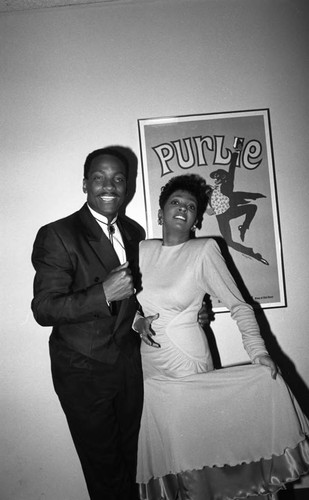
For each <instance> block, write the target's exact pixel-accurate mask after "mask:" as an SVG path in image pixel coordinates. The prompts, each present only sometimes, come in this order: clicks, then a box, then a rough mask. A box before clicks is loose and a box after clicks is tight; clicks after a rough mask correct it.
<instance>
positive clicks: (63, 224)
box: [32, 148, 145, 500]
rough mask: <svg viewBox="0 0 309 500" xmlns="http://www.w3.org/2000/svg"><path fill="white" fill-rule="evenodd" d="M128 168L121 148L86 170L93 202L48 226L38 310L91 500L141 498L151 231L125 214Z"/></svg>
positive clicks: (40, 253) (38, 259)
mask: <svg viewBox="0 0 309 500" xmlns="http://www.w3.org/2000/svg"><path fill="white" fill-rule="evenodd" d="M127 180H128V163H127V160H126V158H125V157H124V156H123V155H122V154H121V153H119V151H118V150H117V149H116V148H104V149H99V150H96V151H93V152H92V153H90V154H89V155H88V157H87V158H86V162H85V166H84V180H83V191H84V192H85V193H86V194H87V203H85V205H84V206H83V207H82V208H81V210H79V211H78V212H75V213H74V214H72V215H70V216H68V217H66V218H64V219H61V220H58V221H56V222H53V223H51V224H48V225H46V226H44V227H42V228H41V229H40V230H39V232H38V234H37V237H36V240H35V243H34V248H33V255H32V262H33V265H34V268H35V270H36V275H35V280H34V299H33V301H32V310H33V314H34V317H35V319H36V321H37V322H38V323H39V324H40V325H42V326H52V327H53V330H52V334H51V336H50V356H51V369H52V376H53V382H54V387H55V391H56V393H57V394H58V397H59V400H60V402H61V405H62V408H63V410H64V412H65V415H66V418H67V421H68V425H69V428H70V432H71V435H72V438H73V440H74V444H75V447H76V450H77V453H78V455H79V458H80V461H81V465H82V468H83V472H84V475H85V479H86V483H87V487H88V491H89V495H90V498H91V500H133V499H134V500H135V499H136V498H137V493H136V490H135V469H136V450H137V437H138V430H139V423H140V416H141V411H142V396H143V393H142V373H141V362H140V355H139V342H140V339H139V337H138V335H137V333H135V332H134V331H132V330H131V325H132V322H133V318H134V314H135V311H136V304H135V297H134V288H137V287H138V244H139V241H140V240H141V239H143V238H144V236H145V234H144V230H143V229H142V228H141V227H140V226H137V225H136V224H133V221H130V220H129V219H127V218H126V217H124V216H121V215H119V210H120V208H121V207H122V206H123V204H124V201H125V198H126V193H127Z"/></svg>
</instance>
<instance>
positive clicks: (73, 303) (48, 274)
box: [31, 226, 111, 326]
mask: <svg viewBox="0 0 309 500" xmlns="http://www.w3.org/2000/svg"><path fill="white" fill-rule="evenodd" d="M32 263H33V266H34V268H35V271H36V274H35V278H34V298H33V300H32V303H31V307H32V311H33V314H34V317H35V319H36V321H37V322H38V323H39V324H40V325H42V326H58V325H62V324H67V323H81V322H87V321H92V320H95V319H97V318H106V317H110V316H111V313H110V311H109V308H108V305H107V303H106V299H105V295H104V291H103V286H102V283H96V284H92V285H90V286H89V287H85V288H82V289H81V288H80V287H78V286H76V283H75V274H76V268H77V265H78V262H77V259H74V256H73V255H72V254H70V253H69V251H68V249H67V248H66V247H65V245H64V243H63V241H62V239H61V238H60V236H59V235H58V234H57V232H56V231H55V229H54V228H53V227H51V226H44V227H43V228H41V229H40V230H39V232H38V234H37V237H36V240H35V242H34V247H33V253H32Z"/></svg>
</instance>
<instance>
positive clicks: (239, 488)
mask: <svg viewBox="0 0 309 500" xmlns="http://www.w3.org/2000/svg"><path fill="white" fill-rule="evenodd" d="M206 190H207V186H206V183H205V181H204V180H203V179H202V178H201V177H199V176H196V175H183V176H179V177H174V178H173V179H171V180H170V181H169V182H168V183H167V185H165V186H164V188H163V189H162V192H161V195H160V199H159V205H160V210H159V214H158V216H159V219H158V220H159V224H162V228H163V240H148V241H145V242H142V243H141V245H140V271H141V278H142V290H141V291H140V292H139V294H138V300H139V302H140V304H141V307H142V310H143V315H144V317H138V318H137V319H136V321H135V324H134V328H135V330H136V331H138V332H139V333H140V336H141V338H142V340H143V342H142V345H141V354H142V361H143V373H144V390H145V397H144V410H143V416H142V422H141V430H140V437H139V452H138V473H137V482H138V483H139V484H140V496H141V499H143V500H144V499H147V500H162V499H163V500H175V499H179V500H184V499H185V500H206V499H207V500H231V499H236V498H248V497H249V496H250V495H253V496H254V497H255V498H257V496H260V498H264V500H265V499H266V498H271V497H272V494H273V493H274V492H276V491H277V490H278V489H280V488H282V487H284V483H285V482H288V481H293V480H295V479H298V477H299V476H300V475H302V474H305V473H307V472H308V469H309V443H308V440H307V437H306V436H308V434H309V425H308V421H307V420H306V418H305V416H304V415H303V414H302V412H301V410H300V408H299V406H298V405H297V403H296V401H295V400H294V398H293V396H292V395H291V394H290V392H289V389H288V388H287V387H286V385H285V383H284V381H283V380H282V378H281V377H280V375H278V376H277V367H276V365H275V363H274V362H273V360H272V359H271V358H270V356H269V354H268V352H267V350H266V348H265V345H264V342H263V340H262V338H261V336H260V333H259V328H258V325H257V322H256V320H255V316H254V313H253V310H252V308H251V306H250V305H248V304H247V303H246V302H244V300H243V298H242V296H241V294H240V292H239V290H238V288H237V286H236V284H235V282H234V280H233V278H232V276H231V275H230V273H229V271H228V269H227V267H226V264H225V261H224V259H223V257H222V254H221V252H220V250H219V247H218V245H217V244H216V242H215V240H213V239H211V238H193V237H192V236H193V234H194V231H195V229H196V228H200V227H201V223H202V218H203V214H204V212H205V210H206V206H207V195H206ZM205 293H208V294H209V295H211V296H216V297H217V298H219V299H220V300H221V302H222V303H223V304H224V305H225V306H226V307H227V308H228V309H229V310H230V312H231V316H232V318H233V319H234V320H236V322H237V325H238V328H239V330H240V333H241V335H242V340H243V345H244V348H245V349H246V351H247V353H248V356H249V358H250V360H251V361H252V365H249V366H245V367H244V366H243V367H233V368H226V369H222V370H218V371H216V370H213V363H212V358H211V354H210V351H209V347H208V344H207V340H206V337H205V334H204V332H203V330H202V329H201V327H200V326H199V324H198V321H197V316H198V310H199V308H200V304H201V301H202V298H203V296H204V295H205ZM154 334H155V338H153V335H154ZM154 347H156V348H154Z"/></svg>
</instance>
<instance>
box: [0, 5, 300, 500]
mask: <svg viewBox="0 0 309 500" xmlns="http://www.w3.org/2000/svg"><path fill="white" fill-rule="evenodd" d="M308 46H309V45H308V3H307V0H303V1H301V0H293V1H290V0H271V1H270V0H250V1H249V0H233V1H231V0H217V1H216V0H209V1H208V0H204V1H203V0H191V1H190V0H183V1H182V0H178V1H177V0H174V1H173V0H165V1H164V0H162V1H153V2H149V1H144V2H139V3H137V2H134V1H133V2H131V3H115V4H112V3H107V4H105V5H101V6H98V5H97V6H88V7H71V8H55V9H44V10H37V11H28V12H17V13H16V12H15V13H12V14H1V16H0V67H1V100H2V102H1V122H2V127H1V128H2V131H1V172H2V178H1V187H2V190H1V191H2V196H1V217H2V226H1V227H2V232H3V237H2V245H1V252H2V258H1V262H2V266H1V285H2V294H3V295H2V305H1V307H2V314H1V319H2V322H1V323H2V333H1V350H2V353H1V402H0V412H1V413H0V415H1V422H0V434H1V461H2V463H1V478H0V498H1V500H30V499H31V500H36V499H43V498H44V500H55V499H56V500H86V499H87V493H86V489H85V486H84V482H83V478H82V474H81V470H80V466H79V463H78V460H77V458H76V455H75V451H74V449H73V445H72V443H71V438H70V436H69V434H68V430H67V426H66V422H65V419H64V416H63V414H62V411H61V409H60V406H59V403H58V401H57V399H56V396H55V394H54V392H53V388H52V383H51V379H50V371H49V357H48V348H47V344H48V336H49V332H50V329H49V328H45V329H44V328H42V327H40V326H39V325H37V324H36V323H35V322H34V320H33V318H32V314H31V312H30V301H31V298H32V280H33V269H32V267H31V263H30V254H31V249H32V243H33V240H34V237H35V234H36V232H37V230H38V228H39V227H40V226H41V225H42V224H44V223H46V222H49V221H51V220H55V219H57V218H60V217H62V216H65V215H67V214H69V213H71V212H72V211H75V210H76V209H78V208H79V207H80V206H81V204H82V203H83V201H84V196H83V194H82V191H81V181H82V164H83V161H84V158H85V156H86V154H87V153H88V152H90V151H91V150H93V149H95V148H97V147H101V146H105V145H109V144H122V145H124V146H129V147H130V148H132V149H133V150H134V151H135V152H136V154H137V155H139V144H138V134H137V119H138V118H148V117H155V116H167V115H175V114H176V115H181V114H194V113H210V112H220V111H234V110H244V109H258V108H267V107H269V108H270V113H271V125H272V134H273V146H274V160H275V168H276V178H277V189H278V200H279V213H280V220H281V232H282V245H283V255H284V264H285V277H286V288H287V299H288V307H286V308H281V309H272V310H266V311H265V316H266V319H267V321H268V323H269V327H270V330H271V332H272V335H273V339H274V340H275V341H276V342H277V344H278V351H279V350H281V351H282V358H283V359H284V358H286V359H285V362H286V363H287V366H288V367H290V370H289V373H290V375H291V376H293V380H294V381H295V380H297V383H298V387H300V388H303V385H302V384H304V386H305V385H309V365H308V344H309V342H308V326H307V325H308V321H307V314H308V281H309V273H308V257H307V248H308V243H309V241H308V224H307V211H308V201H307V200H308V192H309V174H308V158H307V151H306V147H307V144H306V138H307V133H308V125H309V123H308V111H309V110H308V87H309V86H308V57H307V47H308ZM143 207H144V205H143V195H142V183H141V176H140V175H139V177H138V183H137V193H136V196H135V199H134V201H133V202H132V203H131V204H130V206H129V209H128V212H127V213H128V215H130V216H131V217H133V218H135V219H137V220H138V221H139V222H140V223H141V224H143V225H145V218H144V214H143ZM214 331H215V334H216V338H217V342H218V345H219V349H220V352H221V357H222V361H223V363H225V364H227V363H232V362H239V361H245V360H246V359H247V358H246V355H245V354H244V352H243V350H242V347H241V343H240V339H239V334H238V332H237V330H236V327H235V325H234V324H232V321H231V320H230V318H229V316H228V314H220V315H218V317H217V319H216V321H215V324H214ZM297 377H299V378H297ZM304 394H305V393H304Z"/></svg>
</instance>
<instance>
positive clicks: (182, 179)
mask: <svg viewBox="0 0 309 500" xmlns="http://www.w3.org/2000/svg"><path fill="white" fill-rule="evenodd" d="M178 190H181V191H188V193H190V194H192V195H193V196H194V197H195V198H196V201H197V214H196V220H197V222H196V227H197V228H198V229H201V227H202V221H203V215H204V212H205V210H206V208H207V203H208V194H207V193H209V186H207V184H206V181H205V179H203V177H201V176H200V175H196V174H186V175H178V176H177V177H172V178H171V179H170V180H169V181H168V182H167V184H165V186H163V187H162V188H161V193H160V196H159V205H160V208H161V209H163V208H164V206H165V203H166V202H167V200H168V198H169V197H170V196H171V195H172V194H173V193H174V192H175V191H178Z"/></svg>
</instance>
